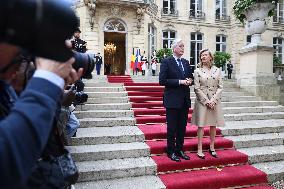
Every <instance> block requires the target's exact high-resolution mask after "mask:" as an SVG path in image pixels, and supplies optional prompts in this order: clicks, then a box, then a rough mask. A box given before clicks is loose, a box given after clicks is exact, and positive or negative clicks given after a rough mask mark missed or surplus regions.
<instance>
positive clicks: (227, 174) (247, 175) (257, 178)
mask: <svg viewBox="0 0 284 189" xmlns="http://www.w3.org/2000/svg"><path fill="white" fill-rule="evenodd" d="M159 177H160V178H161V180H162V181H163V182H164V184H165V185H166V187H167V188H169V189H181V188H194V189H205V188H206V189H217V188H228V187H234V186H245V185H252V184H262V183H265V182H266V181H267V179H266V175H265V173H263V172H261V171H260V170H257V169H255V168H254V167H252V166H250V165H240V166H232V167H224V168H221V169H207V170H198V171H189V172H181V173H172V174H164V175H160V176H159ZM213 183H214V184H213Z"/></svg>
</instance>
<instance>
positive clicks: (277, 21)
mask: <svg viewBox="0 0 284 189" xmlns="http://www.w3.org/2000/svg"><path fill="white" fill-rule="evenodd" d="M272 21H273V24H284V18H283V17H277V16H273V19H272Z"/></svg>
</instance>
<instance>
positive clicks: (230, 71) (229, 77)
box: [227, 62, 234, 79]
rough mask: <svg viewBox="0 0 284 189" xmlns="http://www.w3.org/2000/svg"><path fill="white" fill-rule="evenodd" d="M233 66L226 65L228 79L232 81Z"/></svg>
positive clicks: (230, 64)
mask: <svg viewBox="0 0 284 189" xmlns="http://www.w3.org/2000/svg"><path fill="white" fill-rule="evenodd" d="M233 67H234V66H233V64H232V63H231V62H229V63H228V64H227V71H228V79H232V72H233Z"/></svg>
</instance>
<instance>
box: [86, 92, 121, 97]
mask: <svg viewBox="0 0 284 189" xmlns="http://www.w3.org/2000/svg"><path fill="white" fill-rule="evenodd" d="M87 94H88V97H89V98H100V97H106V96H107V97H125V96H127V92H88V93H87Z"/></svg>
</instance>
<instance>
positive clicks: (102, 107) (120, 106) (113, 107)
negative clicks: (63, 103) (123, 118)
mask: <svg viewBox="0 0 284 189" xmlns="http://www.w3.org/2000/svg"><path fill="white" fill-rule="evenodd" d="M130 108H131V104H130V103H112V104H84V105H82V106H81V105H78V106H76V110H77V111H80V110H81V111H85V110H130Z"/></svg>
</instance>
